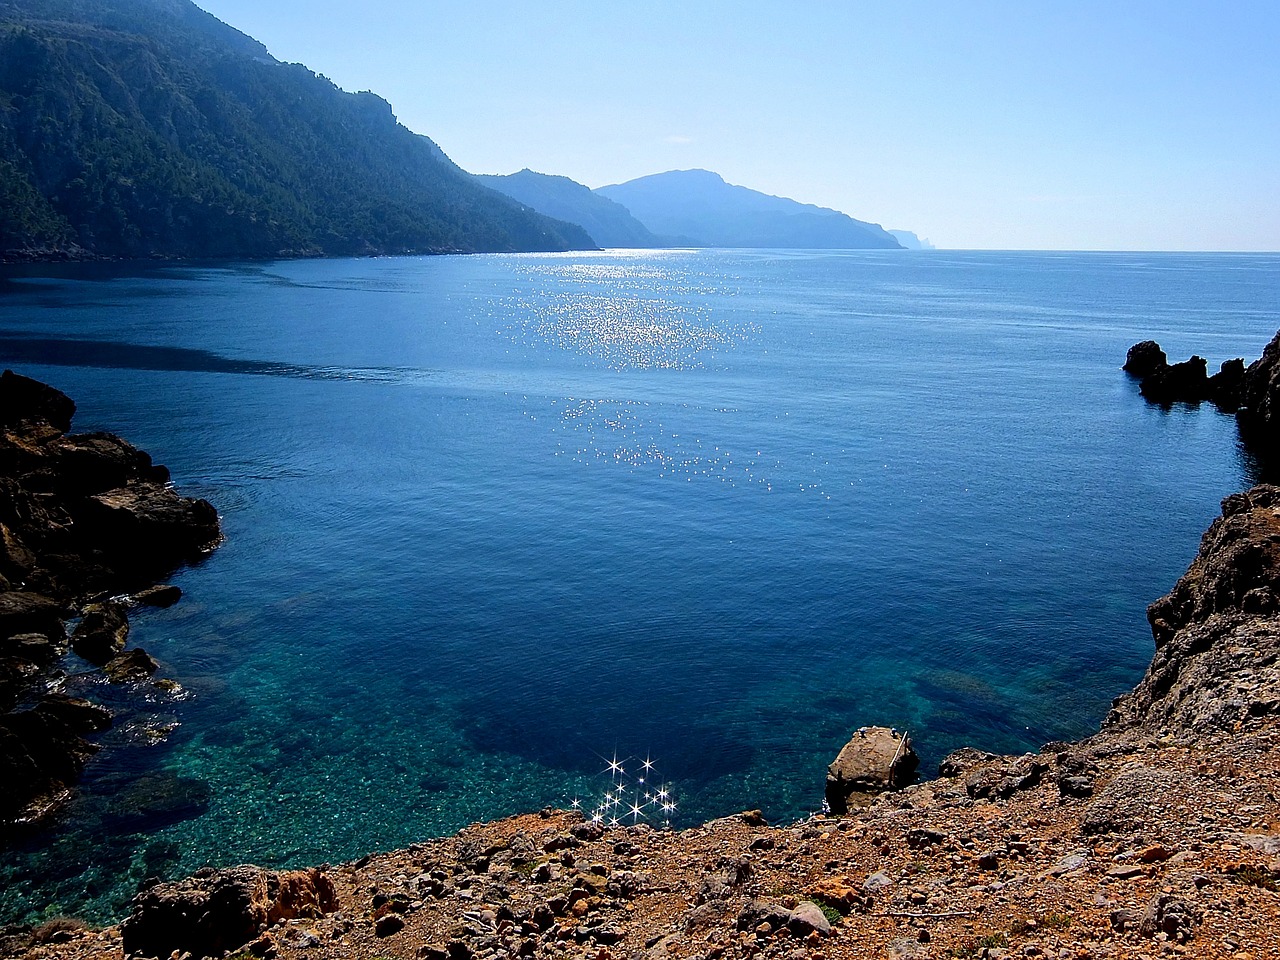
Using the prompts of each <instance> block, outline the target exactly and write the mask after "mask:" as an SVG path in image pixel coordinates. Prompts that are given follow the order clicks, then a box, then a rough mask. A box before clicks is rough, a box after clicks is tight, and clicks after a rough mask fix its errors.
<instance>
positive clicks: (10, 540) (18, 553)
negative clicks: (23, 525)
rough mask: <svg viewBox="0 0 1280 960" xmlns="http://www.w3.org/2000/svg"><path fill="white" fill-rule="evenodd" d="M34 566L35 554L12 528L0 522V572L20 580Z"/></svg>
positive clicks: (11, 578) (10, 578)
mask: <svg viewBox="0 0 1280 960" xmlns="http://www.w3.org/2000/svg"><path fill="white" fill-rule="evenodd" d="M35 566H36V555H35V554H34V553H32V552H31V550H30V548H28V547H27V545H26V544H25V543H23V542H22V538H21V537H19V536H18V535H17V534H16V533H15V532H14V531H13V530H11V529H9V527H8V526H6V525H5V524H3V523H0V574H3V575H4V576H5V577H6V578H7V579H9V580H11V581H16V582H21V581H23V580H25V579H26V578H27V576H28V575H30V573H31V571H32V570H34V569H35Z"/></svg>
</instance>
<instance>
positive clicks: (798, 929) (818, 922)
mask: <svg viewBox="0 0 1280 960" xmlns="http://www.w3.org/2000/svg"><path fill="white" fill-rule="evenodd" d="M787 929H789V930H790V931H791V932H792V933H793V934H795V935H796V936H797V937H804V936H808V935H809V934H810V933H814V932H817V933H819V934H821V935H822V936H824V937H827V936H830V935H831V921H830V920H828V919H827V917H826V914H824V913H823V912H822V908H821V907H819V906H818V905H817V904H816V903H814V902H813V901H812V900H805V901H802V902H801V903H798V904H796V908H795V909H794V910H792V911H791V919H790V920H788V921H787Z"/></svg>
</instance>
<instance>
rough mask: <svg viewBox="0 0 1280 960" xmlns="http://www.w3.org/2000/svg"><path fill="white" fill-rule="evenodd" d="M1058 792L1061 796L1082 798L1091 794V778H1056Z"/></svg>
mask: <svg viewBox="0 0 1280 960" xmlns="http://www.w3.org/2000/svg"><path fill="white" fill-rule="evenodd" d="M1058 793H1059V794H1060V795H1061V796H1063V797H1075V798H1076V799H1084V798H1086V797H1091V796H1093V778H1092V777H1083V776H1076V777H1071V776H1064V777H1059V778H1058Z"/></svg>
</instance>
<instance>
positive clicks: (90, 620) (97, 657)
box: [71, 600, 129, 666]
mask: <svg viewBox="0 0 1280 960" xmlns="http://www.w3.org/2000/svg"><path fill="white" fill-rule="evenodd" d="M128 636H129V620H128V617H126V616H125V609H124V606H123V605H122V604H119V603H116V602H115V601H113V600H108V601H107V602H106V603H95V604H91V605H90V606H88V607H85V609H84V615H83V616H82V617H81V618H80V622H79V623H78V624H77V625H76V629H75V632H74V633H72V634H71V648H72V649H73V650H75V652H76V653H78V654H79V655H80V656H82V657H84V658H85V659H86V660H88V661H89V662H90V663H92V664H95V665H97V666H103V665H104V664H105V663H106V662H107V661H108V660H110V659H111V658H112V657H114V656H115V655H116V654H117V653H119V652H120V651H121V650H123V649H124V645H125V641H126V639H127V638H128Z"/></svg>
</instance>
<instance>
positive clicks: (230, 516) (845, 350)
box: [0, 250, 1280, 922]
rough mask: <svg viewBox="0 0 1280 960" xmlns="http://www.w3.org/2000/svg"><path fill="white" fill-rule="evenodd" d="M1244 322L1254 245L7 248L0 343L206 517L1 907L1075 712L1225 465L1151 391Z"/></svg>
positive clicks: (1255, 315)
mask: <svg viewBox="0 0 1280 960" xmlns="http://www.w3.org/2000/svg"><path fill="white" fill-rule="evenodd" d="M1277 328H1280V256H1277V255H1263V254H1258V255H1245V254H1239V255H1236V254H1203V255H1202V254H1171V253H1151V254H1146V253H1143V254H1136V253H1024V252H1018V253H1001V252H948V251H918V252H912V251H869V252H863V251H849V252H844V251H838V252H837V251H726V250H660V251H630V250H615V251H606V252H602V253H569V254H523V255H486V256H440V257H405V258H383V259H347V260H307V261H284V262H269V263H218V264H134V265H71V266H44V267H8V268H5V270H4V272H3V274H0V363H2V364H3V365H4V366H6V367H10V368H12V369H15V370H17V371H19V372H21V373H23V374H25V375H27V376H31V377H36V378H38V379H41V380H44V381H46V382H49V383H51V384H53V385H55V386H56V387H58V388H59V389H61V390H63V391H64V392H66V393H67V394H69V395H70V396H71V397H73V398H74V399H75V401H76V403H77V405H78V412H77V415H76V420H75V428H76V429H77V430H78V431H82V432H83V431H91V430H109V431H112V432H115V433H118V434H120V435H122V436H124V437H126V438H128V439H129V440H130V441H132V442H133V443H134V444H136V445H137V446H139V447H141V448H143V449H145V450H147V451H149V452H150V453H151V454H152V455H153V456H154V457H155V459H156V460H157V461H158V462H162V463H164V464H166V465H167V466H168V467H169V468H170V469H171V471H172V473H173V480H174V483H175V484H176V485H177V487H178V488H179V490H180V491H181V492H183V493H184V494H186V495H190V496H199V497H205V498H207V499H208V500H210V501H211V502H212V503H213V504H214V505H215V506H216V507H217V509H218V511H219V513H220V515H221V517H222V523H223V529H224V532H225V537H226V539H225V542H224V543H223V544H222V545H221V546H220V547H218V549H217V550H216V551H215V552H214V553H212V554H211V555H210V556H209V557H208V558H207V559H205V560H204V561H203V562H200V563H198V564H196V565H194V566H191V567H188V568H184V569H181V570H179V571H177V572H175V573H174V575H173V577H172V582H174V583H176V584H178V585H179V586H181V588H182V590H183V593H184V596H183V598H182V600H181V601H180V602H179V603H178V604H177V605H176V606H174V607H172V608H170V609H167V610H138V611H137V612H136V613H135V614H134V615H133V618H132V633H131V634H130V638H129V640H130V644H131V645H132V646H137V647H142V648H144V649H145V650H146V651H148V652H149V653H150V654H151V655H152V656H154V657H155V658H156V659H157V660H158V661H159V662H160V664H161V670H160V673H159V674H158V676H159V677H163V678H167V679H168V680H172V681H175V682H176V686H174V685H172V684H164V685H160V686H154V685H143V686H139V687H132V688H119V687H112V686H110V685H108V684H106V683H105V682H103V681H102V679H101V677H100V676H99V675H98V674H97V673H95V672H93V671H92V670H90V669H89V668H88V667H87V665H86V664H84V663H83V662H80V661H78V660H77V659H76V658H75V657H74V656H73V655H69V656H68V658H67V659H66V661H65V662H64V663H63V664H62V668H63V670H64V671H65V674H66V676H65V677H64V678H62V679H61V680H60V681H59V686H60V687H61V688H62V689H65V690H67V691H69V692H72V693H76V694H78V695H85V696H90V697H92V698H95V699H98V700H100V701H102V702H106V703H109V704H110V705H112V706H113V708H114V709H115V710H116V711H117V722H116V726H115V727H114V728H113V729H112V730H111V731H109V732H107V733H106V734H104V735H102V736H101V737H100V738H99V740H100V742H101V744H102V750H101V752H100V754H99V755H98V757H97V758H96V759H95V760H94V761H93V762H92V763H91V764H90V765H89V767H88V770H87V772H86V777H85V780H84V782H83V784H82V787H81V790H80V792H79V797H78V799H77V800H76V802H75V803H74V804H73V805H72V807H71V809H70V810H69V812H68V814H67V815H66V817H65V818H64V821H63V822H62V823H61V824H60V825H59V827H58V829H57V830H55V831H52V832H50V833H46V834H42V835H40V836H38V837H35V838H31V839H29V840H26V841H23V842H22V843H18V844H10V846H9V848H8V849H6V850H4V851H3V852H0V921H4V922H13V921H25V922H35V921H39V920H41V919H45V918H49V917H53V916H59V915H67V914H70V915H76V916H81V917H85V918H87V919H90V920H93V921H96V922H106V921H109V920H112V919H118V918H119V917H121V916H122V915H123V914H124V913H126V912H127V906H128V902H129V899H130V897H132V896H133V895H134V893H135V892H136V890H137V889H138V886H139V884H141V883H143V882H145V881H148V880H149V879H150V878H155V877H160V878H176V877H179V876H184V875H186V874H188V873H190V872H192V871H193V870H195V869H197V868H199V867H201V866H204V865H206V864H212V865H215V866H223V865H231V864H236V863H242V862H252V863H258V864H262V865H265V866H271V867H297V866H303V865H314V864H319V863H324V862H333V863H337V862H341V861H345V860H350V859H354V858H357V857H360V856H362V855H364V854H367V853H369V852H371V851H375V850H385V849H392V848H397V847H403V846H407V845H409V844H411V843H413V842H415V841H419V840H423V839H426V838H430V837H435V836H441V835H446V834H448V833H451V832H453V831H456V830H458V829H459V828H461V827H463V826H464V825H466V824H468V823H470V822H473V821H477V820H482V819H491V818H495V817H501V816H504V815H508V814H513V813H516V812H522V811H530V810H537V809H540V808H543V807H546V806H556V807H578V808H581V809H582V810H583V811H584V815H585V816H589V817H590V816H600V817H602V818H603V819H604V820H605V821H606V823H616V824H618V825H619V826H622V825H632V824H636V823H642V822H643V823H648V824H649V825H650V826H652V827H653V828H655V829H664V828H671V829H681V828H685V827H689V826H693V825H696V824H698V823H700V822H703V821H705V820H706V819H708V818H714V817H718V816H724V815H728V814H731V813H733V812H735V811H740V810H744V809H760V810H762V811H763V812H764V815H765V816H766V817H767V818H768V819H769V820H770V821H771V822H775V823H787V822H794V821H796V820H800V819H803V818H805V817H807V816H810V815H812V814H814V813H815V812H817V811H819V810H820V808H821V804H822V795H823V784H824V778H825V769H826V765H827V764H828V763H829V762H830V761H831V760H832V759H833V758H834V756H835V754H836V753H837V752H838V751H839V749H840V747H841V746H842V745H843V744H844V743H845V741H846V740H848V739H849V737H850V735H851V734H852V733H853V731H854V730H856V729H857V728H858V727H860V726H863V725H870V724H882V725H887V726H892V727H895V728H897V729H898V730H899V731H903V732H907V733H909V734H910V736H911V738H912V740H913V741H914V743H915V746H916V749H917V750H918V751H919V753H920V755H921V757H922V766H921V772H922V775H923V776H931V775H933V771H935V770H936V767H937V763H938V761H939V760H940V759H941V758H942V757H943V756H945V755H946V754H947V753H948V752H949V751H951V750H953V749H955V748H957V747H960V746H963V745H971V746H975V747H979V748H981V749H984V750H989V751H996V752H1013V753H1020V752H1024V751H1030V750H1035V749H1038V748H1039V747H1040V746H1041V745H1043V744H1045V743H1046V742H1050V741H1057V740H1064V739H1070V738H1078V737H1081V736H1085V735H1088V734H1089V733H1090V732H1092V731H1094V730H1096V729H1097V727H1098V724H1099V723H1100V721H1101V720H1102V719H1103V717H1104V716H1105V715H1106V712H1107V709H1108V706H1109V704H1110V701H1111V699H1112V698H1113V697H1115V696H1116V695H1117V694H1120V693H1121V692H1123V691H1125V690H1126V689H1128V688H1129V687H1131V686H1132V685H1133V684H1134V683H1135V682H1136V681H1137V680H1138V678H1139V677H1140V676H1141V674H1142V672H1143V670H1144V668H1145V667H1146V664H1147V662H1148V661H1149V659H1150V657H1151V654H1152V652H1153V644H1152V640H1151V634H1150V631H1149V628H1148V625H1147V622H1146V617H1145V610H1146V606H1147V604H1148V603H1150V602H1151V601H1153V600H1155V599H1156V598H1157V597H1159V596H1161V595H1162V594H1164V593H1166V592H1167V591H1168V590H1169V589H1170V588H1171V587H1172V586H1173V584H1174V583H1175V582H1176V580H1177V579H1178V577H1179V576H1180V575H1181V573H1182V572H1183V571H1184V569H1185V568H1186V566H1187V564H1188V563H1189V561H1190V560H1191V558H1192V557H1193V556H1194V555H1195V552H1196V548H1197V544H1198V542H1199V539H1200V536H1201V534H1202V533H1203V531H1204V529H1205V528H1206V527H1207V526H1208V524H1209V523H1210V521H1211V520H1212V519H1213V518H1214V517H1215V516H1216V515H1217V512H1218V504H1219V501H1220V500H1221V498H1222V497H1224V496H1226V495H1227V494H1230V493H1232V492H1234V491H1238V490H1240V489H1243V488H1244V487H1246V486H1248V485H1249V484H1250V483H1251V482H1252V481H1253V479H1254V477H1255V476H1256V473H1257V471H1256V466H1255V464H1254V463H1253V462H1252V461H1251V460H1250V458H1249V456H1248V454H1247V452H1246V451H1244V450H1243V449H1242V448H1241V446H1240V444H1239V440H1238V436H1237V431H1236V426H1235V421H1234V419H1233V417H1231V416H1229V415H1227V414H1224V413H1222V412H1220V411H1218V410H1217V409H1215V408H1214V407H1212V406H1211V405H1209V404H1204V405H1200V406H1188V405H1184V404H1175V405H1173V406H1171V407H1160V406H1156V405H1152V404H1149V403H1147V402H1146V401H1144V400H1143V398H1142V397H1141V396H1140V395H1139V393H1138V385H1137V383H1136V382H1134V381H1133V380H1132V379H1130V378H1129V377H1128V376H1127V375H1126V374H1124V373H1123V372H1121V369H1120V367H1121V365H1122V364H1123V362H1124V359H1125V352H1126V350H1127V349H1128V347H1129V346H1130V345H1132V344H1133V343H1135V342H1137V341H1139V340H1145V339H1149V338H1150V339H1156V340H1158V341H1159V342H1160V343H1161V345H1162V346H1163V347H1164V348H1165V350H1166V351H1167V352H1168V354H1169V356H1170V359H1171V360H1180V359H1185V358H1186V357H1188V356H1190V355H1191V354H1193V353H1195V354H1199V355H1201V356H1204V357H1207V358H1208V359H1209V361H1210V365H1211V372H1212V371H1213V370H1216V368H1217V365H1218V364H1219V363H1221V362H1222V361H1224V360H1227V359H1230V358H1233V357H1243V358H1245V359H1246V360H1251V359H1253V358H1256V357H1257V356H1258V355H1259V354H1260V353H1261V351H1262V348H1263V347H1264V346H1265V345H1266V343H1267V342H1268V341H1269V340H1270V339H1271V338H1272V336H1274V335H1275V333H1276V330H1277Z"/></svg>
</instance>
